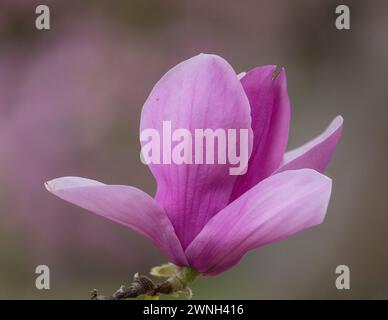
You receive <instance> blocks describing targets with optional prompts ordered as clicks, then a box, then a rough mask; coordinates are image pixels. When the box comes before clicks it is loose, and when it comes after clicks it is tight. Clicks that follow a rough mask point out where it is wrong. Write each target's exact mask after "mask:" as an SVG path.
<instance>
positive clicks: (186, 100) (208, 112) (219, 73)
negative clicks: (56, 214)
mask: <svg viewBox="0 0 388 320" xmlns="http://www.w3.org/2000/svg"><path fill="white" fill-rule="evenodd" d="M163 121H171V124H172V131H174V130H175V129H179V128H185V129H188V130H189V131H190V132H191V134H192V136H193V137H194V129H207V128H209V129H213V130H216V129H224V130H227V129H237V130H238V131H239V129H247V130H248V131H249V134H250V135H251V117H250V107H249V102H248V99H247V97H246V95H245V92H244V90H243V88H242V85H241V83H240V81H239V80H238V78H237V75H236V73H235V72H234V70H233V69H232V67H231V66H230V65H229V64H228V63H227V62H226V61H225V60H224V59H222V58H220V57H218V56H215V55H206V54H200V55H198V56H196V57H194V58H191V59H189V60H186V61H184V62H182V63H180V64H179V65H177V66H176V67H174V68H173V69H171V70H170V71H169V72H167V73H166V74H165V75H164V76H163V77H162V79H161V80H160V81H159V82H158V83H157V84H156V85H155V87H154V88H153V90H152V92H151V94H150V96H149V97H148V99H147V101H146V103H145V105H144V107H143V111H142V116H141V130H145V129H149V128H153V129H156V130H157V131H158V132H159V133H160V136H162V123H163ZM251 138H252V137H250V139H251ZM238 141H239V139H238ZM143 146H144V142H143ZM250 147H251V146H250ZM161 154H163V151H162V152H161ZM193 159H194V156H193ZM231 167H234V166H233V165H230V164H228V163H227V164H196V165H194V164H191V165H190V164H180V165H176V164H173V163H172V164H160V165H158V164H151V165H150V169H151V171H152V173H153V174H154V176H155V178H156V180H157V183H158V189H157V194H156V200H157V201H158V203H159V204H160V205H161V206H162V207H164V208H165V210H166V212H167V214H168V216H169V217H170V220H171V221H172V223H173V225H174V227H175V230H176V232H177V235H178V237H179V239H180V240H181V242H182V245H183V247H184V248H185V247H186V246H187V245H188V244H189V243H190V242H191V240H192V239H193V238H194V237H195V236H196V235H197V234H198V232H199V231H200V230H201V229H202V227H203V226H204V224H205V223H206V222H207V221H208V220H209V219H210V218H211V217H212V216H213V215H214V214H215V213H216V212H218V211H219V210H220V209H222V208H224V207H225V206H226V205H227V204H228V201H229V198H230V195H231V192H232V188H233V185H234V182H235V180H236V176H233V175H230V173H229V168H231Z"/></svg>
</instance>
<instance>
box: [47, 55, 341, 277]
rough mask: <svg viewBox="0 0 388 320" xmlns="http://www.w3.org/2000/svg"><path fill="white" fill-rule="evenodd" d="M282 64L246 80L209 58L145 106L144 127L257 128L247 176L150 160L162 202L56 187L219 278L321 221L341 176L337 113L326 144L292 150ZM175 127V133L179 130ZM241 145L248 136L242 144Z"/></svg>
mask: <svg viewBox="0 0 388 320" xmlns="http://www.w3.org/2000/svg"><path fill="white" fill-rule="evenodd" d="M275 71H276V66H272V65H269V66H263V67H257V68H254V69H252V70H250V71H248V72H247V73H245V74H241V75H237V74H236V73H235V71H234V70H233V68H232V67H231V66H230V65H229V64H228V63H227V62H226V61H225V60H224V59H222V58H221V57H219V56H216V55H206V54H201V55H198V56H195V57H193V58H191V59H189V60H187V61H184V62H182V63H180V64H178V65H177V66H176V67H174V68H172V69H171V70H170V71H168V72H167V73H166V74H165V75H164V76H163V77H162V79H161V80H159V82H158V83H157V84H156V85H155V87H154V88H153V90H152V92H151V94H150V96H149V97H148V99H147V101H146V102H145V104H144V106H143V110H142V115H141V124H140V129H141V130H146V129H150V128H152V129H155V130H158V131H159V132H161V131H162V126H163V121H170V122H171V123H172V124H173V126H174V128H186V129H188V130H190V131H191V132H194V130H195V129H196V128H210V129H214V130H215V129H218V128H223V129H224V130H228V129H237V130H239V129H248V130H249V136H250V143H249V155H250V157H249V162H248V168H247V171H246V173H245V174H242V175H230V174H229V168H230V167H231V164H230V163H222V164H176V163H169V164H154V163H151V164H149V167H150V170H151V171H152V173H153V175H154V177H155V179H156V181H157V192H156V195H155V197H154V198H152V197H151V196H149V195H148V194H146V193H144V192H143V191H141V190H139V189H137V188H135V187H132V186H124V185H106V184H103V183H101V182H98V181H94V180H90V179H85V178H79V177H63V178H58V179H54V180H51V181H49V182H47V183H46V187H47V189H48V190H49V191H50V192H52V193H53V194H55V195H56V196H58V197H60V198H62V199H64V200H66V201H69V202H71V203H74V204H76V205H78V206H80V207H82V208H85V209H87V210H90V211H93V212H95V213H97V214H99V215H102V216H104V217H106V218H109V219H111V220H113V221H116V222H118V223H121V224H123V225H126V226H128V227H130V228H131V229H133V230H135V231H137V232H138V233H140V234H142V235H144V236H145V237H147V238H149V239H151V240H152V241H153V243H154V244H155V245H156V246H157V247H159V248H160V249H161V250H162V251H163V252H164V253H165V254H166V255H167V257H168V258H169V259H170V261H171V262H173V263H175V264H176V265H179V266H189V267H191V268H193V269H195V270H197V271H199V272H201V273H203V274H206V275H216V274H218V273H220V272H223V271H225V270H227V269H229V268H230V267H232V266H233V265H235V264H236V263H237V262H238V261H239V260H240V259H241V258H242V256H243V255H244V254H245V253H246V252H247V251H249V250H251V249H253V248H257V247H260V246H263V245H265V244H268V243H271V242H274V241H277V240H279V239H282V238H284V237H287V236H289V235H292V234H295V233H296V232H298V231H301V230H303V229H306V228H309V227H312V226H315V225H318V224H320V223H321V222H322V221H323V219H324V217H325V214H326V210H327V206H328V203H329V199H330V193H331V184H332V183H331V179H330V178H328V177H327V176H325V175H323V174H322V172H323V171H324V169H325V168H326V166H327V165H328V163H329V160H330V158H331V157H332V154H333V152H334V149H335V147H336V145H337V143H338V141H339V139H340V136H341V132H342V122H343V119H342V117H340V116H338V117H336V118H335V119H334V120H333V122H332V123H331V124H330V126H329V127H328V128H327V129H326V130H325V131H324V132H323V133H322V134H321V135H320V136H318V137H317V138H315V139H313V140H312V141H310V142H308V143H307V144H305V145H303V146H302V147H300V148H297V149H295V150H291V151H289V152H285V149H286V145H287V140H288V130H289V122H290V102H289V98H288V94H287V86H286V75H285V71H284V70H283V69H282V70H281V71H280V73H278V74H277V75H275ZM174 128H173V129H174ZM236 143H238V140H237V141H236Z"/></svg>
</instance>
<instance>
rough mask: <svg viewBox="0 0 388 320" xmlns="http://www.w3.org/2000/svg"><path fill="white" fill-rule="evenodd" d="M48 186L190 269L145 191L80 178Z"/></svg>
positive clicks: (164, 218) (161, 212)
mask: <svg viewBox="0 0 388 320" xmlns="http://www.w3.org/2000/svg"><path fill="white" fill-rule="evenodd" d="M45 185H46V188H47V190H48V191H50V192H51V193H53V194H55V195H56V196H58V197H59V198H61V199H63V200H65V201H68V202H71V203H73V204H76V205H78V206H80V207H82V208H84V209H86V210H89V211H92V212H94V213H96V214H98V215H101V216H103V217H105V218H108V219H110V220H113V221H115V222H118V223H120V224H122V225H125V226H127V227H129V228H131V229H133V230H135V231H136V232H138V233H140V234H141V235H143V236H145V237H147V238H149V239H150V240H151V241H152V242H153V243H154V244H155V245H156V246H157V247H158V248H160V249H161V250H162V251H163V252H164V253H165V254H166V255H167V256H168V257H169V258H170V259H171V261H172V262H174V263H176V264H178V265H187V260H186V257H185V254H184V252H183V250H182V246H181V244H180V242H179V240H178V238H177V236H176V234H175V232H174V228H173V226H172V225H171V222H170V220H169V219H168V217H167V215H166V214H165V212H164V210H163V209H162V208H161V207H160V206H159V205H158V204H157V203H156V202H155V201H154V200H153V199H152V198H151V197H150V196H149V195H148V194H146V193H144V192H143V191H141V190H139V189H137V188H134V187H130V186H121V185H105V184H103V183H101V182H98V181H94V180H90V179H85V178H79V177H63V178H58V179H54V180H51V181H49V182H46V184H45Z"/></svg>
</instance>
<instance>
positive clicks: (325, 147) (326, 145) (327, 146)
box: [277, 116, 343, 172]
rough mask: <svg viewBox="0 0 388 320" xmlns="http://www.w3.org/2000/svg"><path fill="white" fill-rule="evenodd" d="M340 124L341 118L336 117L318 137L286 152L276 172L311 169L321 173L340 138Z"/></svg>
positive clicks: (341, 122)
mask: <svg viewBox="0 0 388 320" xmlns="http://www.w3.org/2000/svg"><path fill="white" fill-rule="evenodd" d="M342 124H343V118H342V117H341V116H337V117H336V118H335V119H334V120H333V121H332V122H331V124H330V125H329V127H328V128H327V129H326V130H325V131H324V132H323V133H322V134H321V135H320V136H318V137H317V138H315V139H313V140H311V141H310V142H308V143H306V144H305V145H303V146H301V147H299V148H297V149H294V150H291V151H288V152H287V153H286V154H285V156H284V160H283V164H282V166H281V167H280V168H279V169H278V170H277V171H278V172H281V171H285V170H290V169H301V168H311V169H315V170H317V171H319V172H323V171H324V170H325V169H326V167H327V165H328V164H329V161H330V159H331V157H332V156H333V153H334V151H335V148H336V146H337V143H338V142H339V140H340V138H341V135H342Z"/></svg>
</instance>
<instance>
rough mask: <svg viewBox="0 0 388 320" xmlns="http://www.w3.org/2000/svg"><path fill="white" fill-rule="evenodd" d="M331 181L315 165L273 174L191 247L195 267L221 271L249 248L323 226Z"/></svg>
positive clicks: (188, 252) (212, 272)
mask: <svg viewBox="0 0 388 320" xmlns="http://www.w3.org/2000/svg"><path fill="white" fill-rule="evenodd" d="M330 192H331V180H330V179H329V178H328V177H326V176H324V175H322V174H320V173H318V172H316V171H314V170H311V169H302V170H292V171H285V172H282V173H279V174H276V175H273V176H271V177H269V178H267V179H265V180H263V181H262V182H260V183H259V184H258V185H256V186H255V187H253V188H252V189H250V190H249V191H248V192H246V193H245V194H243V195H242V196H241V197H240V198H238V199H237V200H235V201H234V202H232V203H231V204H230V205H229V206H227V207H226V208H225V209H223V210H222V211H220V212H219V213H218V214H217V215H216V216H214V217H213V218H212V219H211V220H210V221H209V222H208V223H207V225H206V226H205V227H204V228H203V230H202V231H201V233H200V234H199V235H198V236H197V237H196V238H195V239H194V240H193V242H192V243H191V244H190V246H189V247H188V248H187V249H186V256H187V258H188V260H189V263H190V265H191V266H192V267H193V268H195V269H196V270H198V271H201V272H204V273H205V274H209V275H215V274H218V273H220V272H223V271H225V270H227V269H228V268H230V267H232V266H233V265H234V264H236V263H237V262H238V261H239V260H240V259H241V257H242V256H243V255H244V254H245V253H246V252H247V251H248V250H251V249H253V248H256V247H260V246H263V245H265V244H268V243H270V242H273V241H277V240H280V239H282V238H284V237H287V236H289V235H292V234H294V233H296V232H299V231H301V230H303V229H306V228H309V227H312V226H315V225H317V224H320V223H321V222H322V221H323V218H324V216H325V213H326V209H327V206H328V203H329V199H330Z"/></svg>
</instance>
